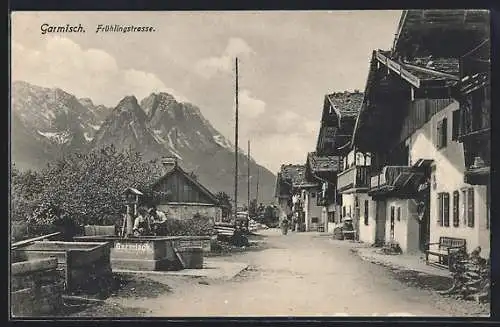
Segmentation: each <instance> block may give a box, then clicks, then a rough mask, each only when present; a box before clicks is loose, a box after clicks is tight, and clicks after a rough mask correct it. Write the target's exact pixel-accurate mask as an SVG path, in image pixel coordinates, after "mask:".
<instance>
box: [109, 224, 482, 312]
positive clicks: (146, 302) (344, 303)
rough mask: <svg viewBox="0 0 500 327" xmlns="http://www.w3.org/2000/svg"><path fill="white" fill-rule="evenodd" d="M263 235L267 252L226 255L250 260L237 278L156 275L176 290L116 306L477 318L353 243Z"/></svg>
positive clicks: (293, 235) (309, 236)
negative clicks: (360, 252) (370, 258)
mask: <svg viewBox="0 0 500 327" xmlns="http://www.w3.org/2000/svg"><path fill="white" fill-rule="evenodd" d="M261 233H262V234H264V235H266V236H267V237H266V239H265V240H266V242H267V244H268V245H269V248H268V249H266V250H263V251H260V252H248V253H242V254H238V255H233V256H232V257H227V258H223V260H233V261H237V262H246V263H248V264H249V265H250V266H249V269H247V270H245V271H243V272H241V273H240V274H239V275H238V276H236V277H235V278H233V279H232V280H230V281H217V280H206V279H195V278H188V277H172V276H170V277H168V278H165V277H163V276H161V277H158V276H155V277H154V279H155V280H157V281H161V282H164V283H167V284H168V285H169V287H170V288H171V289H172V291H171V292H168V293H164V294H161V295H159V296H158V297H155V298H135V299H134V298H120V299H119V304H120V305H124V306H128V307H141V308H145V309H147V311H148V313H147V314H146V315H147V316H163V317H166V316H304V315H305V316H317V315H319V316H335V315H339V316H346V315H350V316H376V315H380V316H388V315H395V316H460V315H462V316H464V315H467V316H470V315H472V316H474V315H475V316H478V315H479V314H478V313H474V312H471V311H470V310H472V309H470V305H469V304H464V303H460V302H457V301H455V300H452V299H447V298H443V297H442V296H440V295H438V294H436V293H435V292H432V291H430V290H424V289H418V288H415V287H411V286H408V285H406V284H405V283H402V282H400V281H398V280H397V279H395V278H394V276H393V275H391V272H390V271H389V270H388V269H386V268H384V267H381V266H378V265H375V264H372V263H368V262H365V261H363V260H361V259H360V258H359V257H357V256H356V255H354V254H353V253H351V252H350V248H352V246H355V244H353V243H350V242H349V241H336V240H332V239H331V236H330V237H328V236H323V235H320V234H319V233H289V234H288V235H286V236H282V235H281V234H280V233H279V232H278V231H277V230H267V231H263V232H261ZM221 259H222V258H221ZM151 278H153V277H151ZM117 300H118V299H117Z"/></svg>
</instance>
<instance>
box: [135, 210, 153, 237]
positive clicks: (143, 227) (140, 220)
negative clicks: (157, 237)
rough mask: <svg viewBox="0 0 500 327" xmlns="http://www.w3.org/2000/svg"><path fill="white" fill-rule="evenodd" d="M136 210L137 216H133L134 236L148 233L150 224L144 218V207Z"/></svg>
mask: <svg viewBox="0 0 500 327" xmlns="http://www.w3.org/2000/svg"><path fill="white" fill-rule="evenodd" d="M137 211H138V212H139V215H138V216H137V218H135V221H134V229H133V232H134V236H144V235H148V234H149V231H150V226H149V222H148V219H147V218H146V209H144V208H139V209H138V210H137Z"/></svg>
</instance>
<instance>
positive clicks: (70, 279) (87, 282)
mask: <svg viewBox="0 0 500 327" xmlns="http://www.w3.org/2000/svg"><path fill="white" fill-rule="evenodd" d="M110 250H111V246H110V244H109V243H106V242H60V241H35V242H31V243H28V244H25V245H20V246H17V247H16V248H14V249H12V250H11V258H12V262H14V263H18V262H25V261H32V260H39V259H49V258H55V259H56V260H57V271H58V272H59V275H60V277H62V280H63V281H64V290H65V292H66V293H75V292H82V293H93V292H94V291H99V289H100V288H101V286H104V285H106V283H108V282H109V280H110V279H111V278H112V271H111V264H110V252H111V251H110Z"/></svg>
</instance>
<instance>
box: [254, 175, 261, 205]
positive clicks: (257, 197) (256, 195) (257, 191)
mask: <svg viewBox="0 0 500 327" xmlns="http://www.w3.org/2000/svg"><path fill="white" fill-rule="evenodd" d="M259 174H260V171H259V166H257V182H256V184H257V185H256V190H255V201H256V202H257V205H258V204H259V177H260V176H259Z"/></svg>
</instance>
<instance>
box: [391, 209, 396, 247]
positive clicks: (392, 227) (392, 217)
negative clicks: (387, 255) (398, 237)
mask: <svg viewBox="0 0 500 327" xmlns="http://www.w3.org/2000/svg"><path fill="white" fill-rule="evenodd" d="M395 211H396V208H395V207H391V229H390V238H391V241H394V215H395V214H394V212H395Z"/></svg>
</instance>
